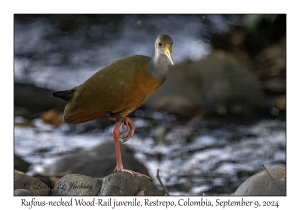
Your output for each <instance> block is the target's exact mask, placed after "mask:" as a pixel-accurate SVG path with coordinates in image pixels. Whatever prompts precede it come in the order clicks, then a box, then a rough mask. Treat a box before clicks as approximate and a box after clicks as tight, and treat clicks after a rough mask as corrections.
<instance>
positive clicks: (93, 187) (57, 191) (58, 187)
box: [52, 174, 101, 196]
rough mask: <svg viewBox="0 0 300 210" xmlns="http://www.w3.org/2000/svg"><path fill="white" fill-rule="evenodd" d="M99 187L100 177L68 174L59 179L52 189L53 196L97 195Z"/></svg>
mask: <svg viewBox="0 0 300 210" xmlns="http://www.w3.org/2000/svg"><path fill="white" fill-rule="evenodd" d="M100 188H101V179H97V178H92V177H89V176H85V175H80V174H68V175H66V176H64V177H62V178H61V179H59V180H58V181H57V182H56V184H55V186H54V188H53V191H52V195H55V196H72V195H78V196H82V195H87V196H92V195H97V194H98V192H99V190H100Z"/></svg>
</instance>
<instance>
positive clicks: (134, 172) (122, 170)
mask: <svg viewBox="0 0 300 210" xmlns="http://www.w3.org/2000/svg"><path fill="white" fill-rule="evenodd" d="M116 172H126V173H129V174H131V175H132V176H133V177H134V175H136V176H141V177H146V178H147V179H149V180H150V181H151V180H152V179H151V178H150V177H149V176H147V175H145V174H142V173H139V172H136V171H132V170H128V169H125V168H121V169H117V168H116V169H115V173H116Z"/></svg>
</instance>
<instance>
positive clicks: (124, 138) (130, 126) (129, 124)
mask: <svg viewBox="0 0 300 210" xmlns="http://www.w3.org/2000/svg"><path fill="white" fill-rule="evenodd" d="M121 123H122V130H124V129H125V126H126V128H127V131H126V133H125V134H124V135H123V136H122V137H121V139H122V142H123V143H125V142H126V141H128V140H129V139H130V138H131V137H132V136H133V134H134V130H135V127H134V125H133V123H132V122H131V120H130V119H129V118H128V117H125V118H124V119H123V120H122V121H121Z"/></svg>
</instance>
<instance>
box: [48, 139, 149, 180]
mask: <svg viewBox="0 0 300 210" xmlns="http://www.w3.org/2000/svg"><path fill="white" fill-rule="evenodd" d="M120 147H121V153H122V160H123V165H124V167H125V168H126V169H130V170H133V171H138V172H140V173H143V174H146V175H148V171H147V169H146V167H145V166H144V165H142V164H141V163H140V162H139V161H137V160H136V159H135V158H134V156H133V153H132V151H131V150H130V149H129V148H128V147H127V146H126V145H125V144H120ZM115 167H116V154H115V146H114V143H113V141H112V140H109V141H107V142H105V143H103V144H100V145H99V146H96V147H95V148H93V149H91V150H85V151H78V152H76V153H75V154H71V155H70V154H69V155H64V156H62V157H60V158H59V159H58V160H57V161H56V162H55V163H53V164H51V165H49V166H46V167H45V168H44V172H43V174H44V175H47V176H63V175H66V174H82V175H86V176H91V177H104V176H106V175H108V174H111V173H113V171H114V169H115Z"/></svg>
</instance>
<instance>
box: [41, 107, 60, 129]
mask: <svg viewBox="0 0 300 210" xmlns="http://www.w3.org/2000/svg"><path fill="white" fill-rule="evenodd" d="M41 119H42V120H43V121H44V122H45V123H48V124H51V125H56V126H58V125H60V124H61V123H62V121H63V119H62V113H61V112H60V111H59V110H58V109H50V110H48V111H46V112H43V113H42V114H41Z"/></svg>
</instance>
